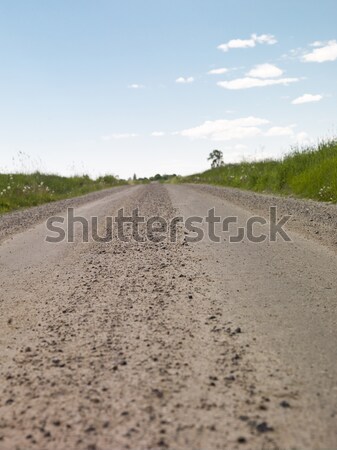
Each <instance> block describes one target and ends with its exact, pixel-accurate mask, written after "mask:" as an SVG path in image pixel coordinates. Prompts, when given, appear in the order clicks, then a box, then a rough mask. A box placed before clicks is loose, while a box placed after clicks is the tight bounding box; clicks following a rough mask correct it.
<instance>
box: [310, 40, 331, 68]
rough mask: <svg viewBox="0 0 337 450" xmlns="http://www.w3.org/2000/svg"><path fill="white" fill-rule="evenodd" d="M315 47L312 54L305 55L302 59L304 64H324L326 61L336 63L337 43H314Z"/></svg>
mask: <svg viewBox="0 0 337 450" xmlns="http://www.w3.org/2000/svg"><path fill="white" fill-rule="evenodd" d="M322 45H323V46H322ZM312 46H313V47H316V48H315V49H314V50H313V51H312V52H310V53H307V54H305V55H304V56H303V57H302V61H304V62H317V63H322V62H325V61H335V60H336V59H337V41H336V40H332V41H328V42H327V43H326V44H325V45H324V44H323V43H322V42H319V41H317V42H314V43H313V44H312Z"/></svg>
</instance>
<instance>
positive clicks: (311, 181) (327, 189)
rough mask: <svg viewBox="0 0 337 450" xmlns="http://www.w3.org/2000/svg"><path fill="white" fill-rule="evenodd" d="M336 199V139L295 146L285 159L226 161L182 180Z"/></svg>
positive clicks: (321, 199)
mask: <svg viewBox="0 0 337 450" xmlns="http://www.w3.org/2000/svg"><path fill="white" fill-rule="evenodd" d="M179 181H183V182H188V183H204V184H215V185H219V186H229V187H236V188H241V189H248V190H252V191H256V192H269V193H276V194H282V195H294V196H297V197H303V198H310V199H313V200H320V201H327V202H334V203H336V202H337V139H330V140H327V141H325V142H321V143H320V144H318V145H317V146H310V147H306V148H303V149H294V150H293V151H292V152H291V153H289V154H288V155H287V156H285V157H284V158H283V159H282V160H266V161H256V162H242V163H238V164H226V165H224V166H223V167H219V168H216V169H212V170H207V171H206V172H203V173H200V174H195V175H191V176H187V177H183V178H182V179H179Z"/></svg>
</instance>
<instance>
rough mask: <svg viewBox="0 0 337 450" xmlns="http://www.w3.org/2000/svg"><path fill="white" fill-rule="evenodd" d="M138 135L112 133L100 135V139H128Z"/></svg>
mask: <svg viewBox="0 0 337 450" xmlns="http://www.w3.org/2000/svg"><path fill="white" fill-rule="evenodd" d="M137 136H139V135H138V134H136V133H113V134H109V135H106V136H102V137H101V139H102V141H111V140H113V139H129V138H134V137H137Z"/></svg>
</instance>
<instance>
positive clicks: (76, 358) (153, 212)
mask: <svg viewBox="0 0 337 450" xmlns="http://www.w3.org/2000/svg"><path fill="white" fill-rule="evenodd" d="M235 203H236V204H234V203H233V202H231V201H228V200H226V199H224V198H223V195H222V191H220V190H219V191H218V190H216V189H215V190H210V189H208V188H204V189H203V188H201V187H193V186H175V185H160V184H152V185H147V186H134V187H129V188H123V189H117V190H115V191H114V190H112V191H111V192H108V193H106V194H105V195H104V196H103V197H102V198H98V199H91V201H90V202H88V203H86V204H83V203H81V204H79V206H78V207H77V208H76V210H75V212H76V215H77V216H82V217H84V218H87V219H89V218H90V217H92V216H97V217H98V220H99V223H100V232H101V233H103V231H104V226H105V225H104V223H105V222H104V217H105V216H106V215H111V216H116V215H117V211H118V210H119V209H120V208H124V212H125V214H126V215H131V213H132V211H133V210H134V209H135V208H138V210H139V215H142V216H144V219H145V220H146V221H147V220H148V219H149V218H151V217H153V216H160V217H162V218H163V219H164V220H166V221H167V222H170V220H171V219H172V218H173V217H176V216H182V217H184V219H187V218H188V217H192V216H197V217H201V218H204V217H206V215H207V214H208V211H209V210H210V209H211V208H215V212H216V214H217V215H218V216H219V217H220V218H221V221H222V220H223V219H224V218H226V217H229V216H231V217H235V216H236V217H238V220H239V225H240V226H243V227H244V226H245V224H246V221H247V219H249V217H251V216H252V213H253V212H254V211H250V210H249V209H247V205H245V209H244V208H242V207H241V206H240V205H239V203H240V202H239V201H237V202H235ZM63 207H66V205H63ZM46 208H48V207H46ZM252 209H253V210H254V208H252ZM53 213H55V210H54V211H53ZM27 214H29V213H27ZM59 215H60V214H59ZM62 215H63V216H64V217H65V213H62V214H61V216H62ZM46 216H47V214H44V215H43V214H42V216H41V215H39V220H42V219H41V218H42V217H44V218H45V217H46ZM1 220H2V224H4V223H5V224H6V236H5V238H4V239H3V241H2V243H1V245H0V363H1V369H0V376H1V384H0V449H1V450H12V449H13V450H14V449H21V450H30V449H37V450H50V449H53V450H62V449H69V450H73V449H76V450H77V449H79V450H81V449H85V450H111V449H113V450H114V449H116V450H119V449H131V450H133V449H137V450H138V449H144V450H145V449H161V448H169V449H172V450H173V449H174V450H175V449H200V450H201V449H202V450H205V449H207V450H208V449H210V450H211V449H239V448H240V449H241V448H249V449H293V448H296V449H327V448H329V449H336V448H337V363H336V361H337V358H336V353H337V352H336V343H337V326H336V325H337V312H336V294H337V280H336V268H337V267H336V261H337V256H336V252H335V250H333V249H332V248H331V249H330V248H329V246H327V245H326V241H324V242H322V243H320V242H317V241H316V240H315V239H312V238H311V235H310V236H309V237H310V238H308V234H307V233H306V230H305V229H304V228H305V227H303V233H302V232H301V227H300V226H299V222H296V227H295V228H296V231H292V226H291V225H290V227H289V228H290V231H289V230H288V231H287V233H288V234H289V236H290V237H291V242H286V241H283V240H278V241H277V242H270V240H269V239H267V240H266V241H265V242H262V243H254V242H251V241H249V239H247V237H246V236H245V237H244V239H243V240H241V241H240V242H237V243H233V242H229V239H228V238H229V235H228V233H227V234H224V235H222V238H221V242H220V243H216V242H212V241H211V240H210V239H209V238H208V237H207V235H208V234H209V233H207V232H206V231H207V223H206V224H205V223H203V224H202V230H203V231H204V232H205V238H204V239H203V240H201V241H200V242H196V243H192V242H186V240H188V239H189V238H191V237H194V236H195V233H193V232H192V231H188V230H186V227H185V226H184V225H183V224H178V226H177V230H178V231H177V233H178V236H177V241H176V242H172V239H171V240H169V239H167V238H166V239H165V240H163V241H160V240H159V239H158V236H159V235H160V233H157V234H156V236H157V238H155V239H152V240H149V239H145V242H137V241H135V240H134V239H131V237H132V236H131V234H132V232H133V230H134V227H132V225H134V224H135V220H133V222H132V223H128V224H125V226H124V232H125V233H124V236H125V241H123V240H120V239H119V240H118V239H117V238H116V233H117V232H118V230H116V228H115V229H114V234H113V239H111V240H110V242H107V243H97V242H90V243H83V242H81V228H80V227H78V228H77V231H76V239H75V242H74V243H66V242H60V243H58V244H52V243H47V242H45V237H46V234H47V230H46V227H45V223H44V222H42V223H37V224H35V225H32V221H31V220H29V221H27V226H29V228H28V229H26V230H23V229H21V228H20V227H18V224H17V223H16V222H15V220H13V219H11V218H8V217H7V218H3V219H0V221H1ZM11 221H12V222H13V226H12V228H13V233H12V234H11V233H10V229H11ZM0 223H1V222H0ZM219 226H221V227H222V222H220V224H217V225H216V227H219ZM216 229H217V231H221V230H219V228H216ZM258 230H259V228H256V229H255V231H258ZM261 230H264V231H265V232H266V235H268V230H269V224H268V223H267V224H266V225H263V226H261ZM139 236H140V238H146V237H148V230H147V228H146V226H145V224H141V225H140V226H139ZM224 237H225V238H226V241H225V240H224V239H223V238H224Z"/></svg>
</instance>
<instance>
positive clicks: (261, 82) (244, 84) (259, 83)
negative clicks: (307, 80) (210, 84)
mask: <svg viewBox="0 0 337 450" xmlns="http://www.w3.org/2000/svg"><path fill="white" fill-rule="evenodd" d="M296 81H299V79H298V78H277V79H260V78H252V77H245V78H236V79H235V80H231V81H219V82H218V83H217V84H218V86H220V87H222V88H225V89H231V90H235V89H249V88H253V87H264V86H273V85H275V84H283V85H285V86H287V85H288V84H290V83H295V82H296Z"/></svg>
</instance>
